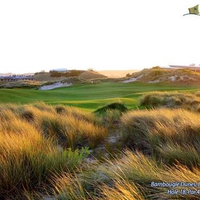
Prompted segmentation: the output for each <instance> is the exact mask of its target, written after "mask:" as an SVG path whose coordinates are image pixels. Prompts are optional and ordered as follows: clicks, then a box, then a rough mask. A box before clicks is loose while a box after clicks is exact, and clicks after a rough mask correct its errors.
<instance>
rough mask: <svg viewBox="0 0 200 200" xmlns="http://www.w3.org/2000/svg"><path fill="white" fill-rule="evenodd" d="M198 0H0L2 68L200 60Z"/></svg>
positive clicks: (99, 67) (122, 67)
mask: <svg viewBox="0 0 200 200" xmlns="http://www.w3.org/2000/svg"><path fill="white" fill-rule="evenodd" d="M197 4H200V0H176V1H174V0H162V1H161V0H140V1H136V0H17V1H16V0H6V1H3V0H2V1H0V72H1V73H5V72H13V73H26V72H38V71H41V70H45V71H48V70H51V69H56V68H67V69H88V68H92V69H94V70H108V69H109V70H111V69H113V70H117V69H118V70H125V69H133V70H134V69H143V68H149V67H153V66H157V65H158V66H167V65H169V64H174V65H189V64H192V63H195V64H196V65H199V64H200V53H199V50H200V49H199V47H200V45H199V44H200V41H199V38H200V16H195V15H187V16H183V14H185V13H188V8H189V7H193V6H195V5H197Z"/></svg>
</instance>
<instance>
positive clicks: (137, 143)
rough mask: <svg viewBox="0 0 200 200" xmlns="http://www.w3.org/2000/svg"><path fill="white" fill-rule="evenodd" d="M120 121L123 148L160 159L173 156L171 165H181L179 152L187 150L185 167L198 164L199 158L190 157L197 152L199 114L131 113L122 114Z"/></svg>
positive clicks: (183, 111) (165, 110) (171, 112)
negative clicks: (178, 163) (174, 155)
mask: <svg viewBox="0 0 200 200" xmlns="http://www.w3.org/2000/svg"><path fill="white" fill-rule="evenodd" d="M121 121H122V126H121V127H122V128H121V134H122V140H123V143H124V145H125V146H127V147H129V148H131V149H134V150H139V151H142V152H143V153H145V154H146V155H147V154H148V155H154V156H156V157H157V158H159V159H162V158H163V157H165V156H164V155H167V152H168V153H170V154H171V156H172V155H173V154H176V157H174V161H175V160H179V161H183V160H184V159H183V158H182V157H183V155H182V154H181V150H180V148H181V149H187V151H188V152H187V154H185V155H184V158H185V159H186V161H185V163H188V164H189V163H190V162H191V164H195V165H198V164H200V163H199V158H198V156H196V157H195V155H196V154H193V158H192V157H191V156H190V155H191V154H192V152H194V151H197V152H199V141H200V117H199V114H198V113H193V112H190V111H186V110H181V109H177V110H169V109H158V110H141V111H131V112H128V113H125V114H124V115H123V116H122V119H121ZM169 145H171V147H172V146H173V150H172V148H169ZM177 145H178V146H180V148H178V146H177ZM187 146H191V147H192V148H194V150H192V149H190V148H186V147H187ZM161 149H162V151H161ZM165 149H166V151H165ZM170 149H171V150H170ZM178 149H179V151H178ZM161 152H162V154H161ZM173 152H174V153H173ZM175 152H176V153H175ZM178 152H179V153H178ZM187 155H188V159H187ZM162 156H163V157H162ZM172 157H173V156H172ZM175 158H176V159H175ZM192 160H193V162H192ZM191 164H190V166H191Z"/></svg>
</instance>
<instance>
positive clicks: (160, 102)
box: [140, 92, 200, 112]
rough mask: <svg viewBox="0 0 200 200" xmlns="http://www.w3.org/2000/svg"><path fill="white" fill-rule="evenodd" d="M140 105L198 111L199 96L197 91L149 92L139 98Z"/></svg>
mask: <svg viewBox="0 0 200 200" xmlns="http://www.w3.org/2000/svg"><path fill="white" fill-rule="evenodd" d="M140 105H141V106H146V107H154V108H160V107H166V108H184V109H187V110H191V111H197V112H199V111H200V109H199V108H200V98H199V96H198V93H196V94H191V93H178V92H151V93H149V94H146V95H144V96H143V97H142V98H141V99H140Z"/></svg>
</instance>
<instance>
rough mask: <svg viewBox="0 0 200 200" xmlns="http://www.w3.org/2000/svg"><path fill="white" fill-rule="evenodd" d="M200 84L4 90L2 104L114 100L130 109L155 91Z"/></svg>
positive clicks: (86, 104) (90, 105)
mask: <svg viewBox="0 0 200 200" xmlns="http://www.w3.org/2000/svg"><path fill="white" fill-rule="evenodd" d="M199 89H200V86H169V85H161V84H148V83H128V84H124V83H101V84H85V85H84V84H82V85H74V86H70V87H65V88H59V89H54V90H48V91H41V90H34V89H0V103H18V104H25V103H33V102H37V101H43V102H46V103H48V104H64V105H70V106H76V107H79V108H83V109H86V110H90V111H93V110H95V109H97V108H98V107H100V106H104V105H105V104H108V103H112V102H122V103H124V104H125V105H126V106H127V107H128V108H130V109H132V108H136V107H137V106H138V105H139V101H138V100H139V98H140V97H141V96H142V95H143V94H146V93H147V92H152V91H184V92H194V91H197V90H199Z"/></svg>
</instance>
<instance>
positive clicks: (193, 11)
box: [183, 5, 200, 16]
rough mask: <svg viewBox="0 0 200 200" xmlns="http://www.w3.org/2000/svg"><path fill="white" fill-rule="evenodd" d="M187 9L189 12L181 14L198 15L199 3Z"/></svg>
mask: <svg viewBox="0 0 200 200" xmlns="http://www.w3.org/2000/svg"><path fill="white" fill-rule="evenodd" d="M188 10H189V13H186V14H184V15H183V16H185V15H198V16H200V15H199V5H196V6H194V7H191V8H188Z"/></svg>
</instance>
